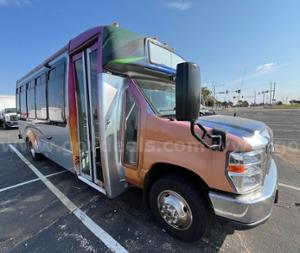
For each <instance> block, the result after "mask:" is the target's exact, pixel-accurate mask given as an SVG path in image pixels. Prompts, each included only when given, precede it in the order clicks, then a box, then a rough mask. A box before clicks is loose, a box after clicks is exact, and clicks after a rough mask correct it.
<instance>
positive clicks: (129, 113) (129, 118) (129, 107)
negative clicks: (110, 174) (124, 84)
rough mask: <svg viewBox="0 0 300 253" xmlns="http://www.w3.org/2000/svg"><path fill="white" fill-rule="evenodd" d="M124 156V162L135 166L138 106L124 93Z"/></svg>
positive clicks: (128, 94) (130, 96) (127, 93)
mask: <svg viewBox="0 0 300 253" xmlns="http://www.w3.org/2000/svg"><path fill="white" fill-rule="evenodd" d="M125 112H126V113H125V138H124V142H125V145H124V147H125V154H124V162H125V163H126V164H129V165H135V164H137V135H138V112H139V110H138V106H137V104H136V103H135V101H134V99H133V97H132V95H131V94H130V93H129V92H128V91H127V92H126V110H125Z"/></svg>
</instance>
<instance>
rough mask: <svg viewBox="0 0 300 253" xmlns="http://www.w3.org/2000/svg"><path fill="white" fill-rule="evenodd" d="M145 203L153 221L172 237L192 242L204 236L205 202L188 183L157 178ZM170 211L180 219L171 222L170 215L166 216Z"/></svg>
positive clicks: (174, 177) (207, 218)
mask: <svg viewBox="0 0 300 253" xmlns="http://www.w3.org/2000/svg"><path fill="white" fill-rule="evenodd" d="M168 194H169V195H168ZM174 200H175V201H174ZM149 202H150V208H151V211H152V213H153V215H154V217H155V218H156V220H157V221H158V222H159V224H160V225H161V226H162V227H163V228H164V229H165V230H166V231H167V232H168V233H169V234H171V235H172V236H174V237H176V238H178V239H180V240H183V241H187V242H193V241H197V240H199V239H200V238H201V237H202V235H203V234H204V233H205V230H206V227H207V224H208V220H209V211H208V203H207V202H206V201H205V200H204V198H203V197H202V194H201V192H200V191H199V190H197V189H196V187H195V186H194V185H193V184H192V183H191V182H189V181H188V180H186V179H183V178H181V177H180V176H177V175H167V176H165V177H162V178H160V179H158V180H157V181H156V182H154V184H153V185H152V187H151V189H150V196H149ZM170 203H171V204H170ZM174 203H176V204H175V205H174ZM178 203H180V205H178ZM182 204H183V205H182ZM176 206H177V208H176ZM169 207H171V208H169ZM174 207H175V208H174ZM178 207H180V208H178ZM174 210H176V211H177V214H181V215H179V217H182V218H181V219H180V218H179V219H178V220H179V221H178V220H177V223H176V218H175V220H174V219H173V217H174V216H172V215H170V214H172V211H174ZM175 213H176V212H175ZM163 216H164V217H163ZM170 216H171V217H172V218H171V219H170ZM175 216H176V215H175ZM187 217H189V218H187ZM172 222H175V223H172Z"/></svg>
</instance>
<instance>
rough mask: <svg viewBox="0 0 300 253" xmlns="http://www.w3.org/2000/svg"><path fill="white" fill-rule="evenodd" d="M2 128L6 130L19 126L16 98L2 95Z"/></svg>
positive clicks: (0, 99)
mask: <svg viewBox="0 0 300 253" xmlns="http://www.w3.org/2000/svg"><path fill="white" fill-rule="evenodd" d="M0 126H2V127H3V128H4V129H8V128H9V127H17V126H18V115H17V110H16V96H14V95H0Z"/></svg>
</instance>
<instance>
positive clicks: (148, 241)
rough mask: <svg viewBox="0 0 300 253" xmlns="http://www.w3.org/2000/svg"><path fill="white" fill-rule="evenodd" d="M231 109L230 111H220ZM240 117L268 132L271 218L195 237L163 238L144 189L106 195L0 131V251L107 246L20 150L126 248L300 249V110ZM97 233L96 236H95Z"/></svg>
mask: <svg viewBox="0 0 300 253" xmlns="http://www.w3.org/2000/svg"><path fill="white" fill-rule="evenodd" d="M222 113H224V114H232V112H222ZM238 116H243V117H248V118H252V119H258V120H261V121H264V122H266V123H267V124H268V125H269V126H270V127H271V128H272V129H273V131H274V135H275V136H274V138H275V143H276V152H275V154H274V158H275V161H276V163H277V166H278V169H279V182H280V185H279V203H278V204H277V205H276V206H275V207H274V209H273V214H272V216H271V218H270V219H269V220H268V221H267V222H266V223H265V224H262V225H260V226H258V227H256V228H253V229H250V230H242V231H237V230H233V228H232V227H231V226H230V225H229V224H227V223H226V222H224V221H219V220H214V221H212V223H211V224H210V227H209V229H208V231H207V232H206V234H205V236H204V237H203V238H202V239H201V240H200V241H198V242H196V243H184V242H181V241H178V240H176V239H174V238H172V237H171V236H169V235H168V234H167V233H166V232H165V231H164V230H162V229H161V228H160V227H159V226H158V225H157V223H156V222H155V220H154V219H153V217H152V215H151V213H150V210H148V209H145V208H143V207H142V206H141V199H142V193H141V191H140V190H138V189H130V190H128V191H127V192H126V193H124V194H123V195H121V196H119V197H118V198H116V199H113V200H109V199H107V198H106V197H105V196H104V195H102V194H101V193H99V192H97V191H96V190H94V189H93V188H91V187H89V186H88V185H86V184H84V183H83V182H81V181H79V180H78V179H76V177H75V176H74V175H73V174H72V173H70V172H67V171H65V170H64V169H63V168H61V167H60V166H58V165H57V164H55V163H53V162H51V161H50V160H48V159H43V160H42V161H38V162H34V161H32V159H31V158H30V156H29V154H28V152H27V151H26V149H25V146H24V143H23V141H22V140H21V141H19V140H18V139H17V133H18V131H17V130H2V129H0V141H1V151H0V252H1V253H2V252H110V251H111V249H109V247H108V246H107V244H106V243H105V242H106V241H105V240H102V239H101V236H102V235H104V236H105V234H102V235H100V236H97V235H95V233H93V232H92V231H91V226H88V225H86V224H85V223H84V222H83V221H82V220H80V219H78V217H76V215H74V212H70V210H69V209H68V208H67V207H66V205H65V204H63V202H62V201H61V199H60V198H59V197H58V196H57V195H55V194H54V193H53V191H51V189H49V187H48V186H47V185H45V182H44V181H43V180H41V179H40V178H39V177H38V176H37V174H36V173H35V172H34V171H33V170H32V168H30V166H28V164H26V163H25V162H24V160H22V159H20V156H18V154H17V153H16V152H14V151H13V149H12V148H11V147H10V146H9V145H13V147H15V148H16V149H17V150H18V152H20V154H21V155H22V156H23V157H24V159H26V160H28V161H29V162H30V163H31V164H32V165H33V166H34V168H36V169H37V170H38V171H39V172H40V173H41V175H42V176H45V178H46V179H47V180H49V182H51V185H53V186H54V187H55V188H57V190H58V191H59V192H60V193H62V194H63V196H65V197H66V198H67V199H68V200H70V201H71V202H72V203H73V204H74V205H75V206H76V208H78V209H80V210H81V211H82V212H83V213H84V214H85V215H86V216H87V217H88V218H89V219H90V220H91V221H92V222H93V224H95V226H96V227H97V226H98V228H101V229H102V230H103V231H105V232H106V233H107V234H108V235H109V236H111V238H113V240H114V241H115V242H117V243H118V244H120V245H121V246H122V247H123V249H125V250H127V251H129V252H162V251H165V252H299V249H300V240H299V234H300V149H299V147H300V139H299V134H300V111H299V110H291V111H282V110H276V111H270V110H263V111H260V110H256V111H249V110H244V111H239V112H238ZM99 238H100V239H99Z"/></svg>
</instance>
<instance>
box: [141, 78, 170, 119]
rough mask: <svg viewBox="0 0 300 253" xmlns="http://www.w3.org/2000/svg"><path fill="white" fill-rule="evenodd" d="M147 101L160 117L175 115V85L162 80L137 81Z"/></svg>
mask: <svg viewBox="0 0 300 253" xmlns="http://www.w3.org/2000/svg"><path fill="white" fill-rule="evenodd" d="M137 82H138V84H139V86H140V87H141V88H142V90H143V92H144V94H145V96H146V98H147V100H148V101H149V103H150V104H151V105H152V107H153V108H154V109H155V110H156V111H157V113H159V114H161V115H174V114H175V83H172V82H170V81H162V80H146V79H138V80H137Z"/></svg>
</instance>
